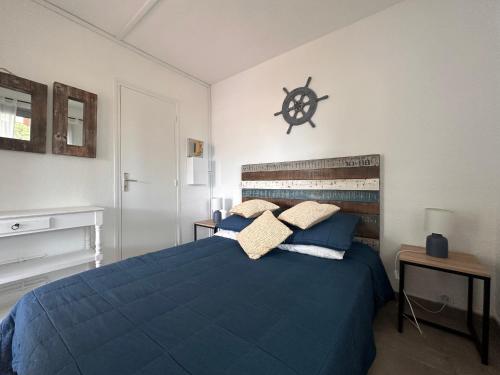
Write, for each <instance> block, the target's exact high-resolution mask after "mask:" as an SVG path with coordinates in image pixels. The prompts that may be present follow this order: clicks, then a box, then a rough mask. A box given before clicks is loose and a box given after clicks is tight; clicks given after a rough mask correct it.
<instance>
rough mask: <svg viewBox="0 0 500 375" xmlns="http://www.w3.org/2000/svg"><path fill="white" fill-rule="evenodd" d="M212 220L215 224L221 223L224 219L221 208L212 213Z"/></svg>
mask: <svg viewBox="0 0 500 375" xmlns="http://www.w3.org/2000/svg"><path fill="white" fill-rule="evenodd" d="M212 220H213V221H214V223H215V226H217V227H218V226H219V225H220V222H221V221H222V214H221V212H220V211H219V210H217V211H214V213H213V214H212Z"/></svg>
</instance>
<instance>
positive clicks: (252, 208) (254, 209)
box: [229, 199, 280, 219]
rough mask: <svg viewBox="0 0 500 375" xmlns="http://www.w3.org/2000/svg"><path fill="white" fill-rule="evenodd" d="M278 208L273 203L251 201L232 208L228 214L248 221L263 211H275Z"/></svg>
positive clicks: (258, 200)
mask: <svg viewBox="0 0 500 375" xmlns="http://www.w3.org/2000/svg"><path fill="white" fill-rule="evenodd" d="M278 208H280V206H277V205H275V204H274V203H271V202H268V201H264V200H262V199H252V200H249V201H246V202H243V203H240V204H238V205H236V206H234V207H233V208H231V210H229V212H230V213H232V214H236V215H240V216H243V217H244V218H247V219H249V218H254V217H257V216H259V215H260V214H261V213H263V212H264V211H275V210H277V209H278Z"/></svg>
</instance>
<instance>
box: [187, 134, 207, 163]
mask: <svg viewBox="0 0 500 375" xmlns="http://www.w3.org/2000/svg"><path fill="white" fill-rule="evenodd" d="M187 148H188V151H187V156H188V157H194V158H202V157H203V141H199V140H197V139H192V138H188V144H187Z"/></svg>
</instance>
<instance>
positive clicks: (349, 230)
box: [285, 212, 360, 250]
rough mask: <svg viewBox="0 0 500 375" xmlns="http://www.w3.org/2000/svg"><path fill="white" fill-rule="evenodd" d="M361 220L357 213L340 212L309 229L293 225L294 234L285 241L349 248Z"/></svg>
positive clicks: (332, 247)
mask: <svg viewBox="0 0 500 375" xmlns="http://www.w3.org/2000/svg"><path fill="white" fill-rule="evenodd" d="M359 221H360V217H359V216H357V215H353V214H346V213H343V212H338V213H336V214H334V215H333V216H331V217H329V218H328V219H326V220H325V221H322V222H321V223H318V224H316V225H314V226H313V227H311V228H309V229H306V230H302V229H300V228H297V227H293V228H292V229H293V234H292V235H291V236H290V237H288V238H287V239H286V241H285V243H290V244H297V245H299V244H300V245H316V246H322V247H328V248H330V249H335V250H349V248H350V247H351V243H352V240H353V238H354V233H355V231H356V227H357V225H358V223H359Z"/></svg>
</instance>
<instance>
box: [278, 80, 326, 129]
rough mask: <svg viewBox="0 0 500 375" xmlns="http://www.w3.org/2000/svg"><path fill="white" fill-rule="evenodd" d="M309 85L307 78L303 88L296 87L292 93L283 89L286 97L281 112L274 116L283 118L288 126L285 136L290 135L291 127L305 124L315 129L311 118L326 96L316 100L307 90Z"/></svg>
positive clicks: (314, 95)
mask: <svg viewBox="0 0 500 375" xmlns="http://www.w3.org/2000/svg"><path fill="white" fill-rule="evenodd" d="M310 83H311V77H309V78H307V82H306V85H305V86H304V87H297V88H296V89H293V90H292V91H288V90H287V88H286V87H283V91H284V92H285V93H286V97H285V100H283V105H282V106H281V111H280V112H276V113H275V114H274V115H275V116H279V115H283V118H284V119H285V121H286V122H287V123H288V125H289V126H288V130H287V131H286V134H290V132H291V131H292V127H294V126H298V125H302V124H305V123H306V122H308V123H309V124H310V125H311V126H312V127H313V128H314V127H316V124H315V123H314V122H313V121H312V117H313V115H314V112H316V108H318V102H319V101H321V100H325V99H327V98H328V95H324V96H322V97H320V98H318V95H316V93H315V92H314V91H313V90H311V89H310V88H309V84H310Z"/></svg>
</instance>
